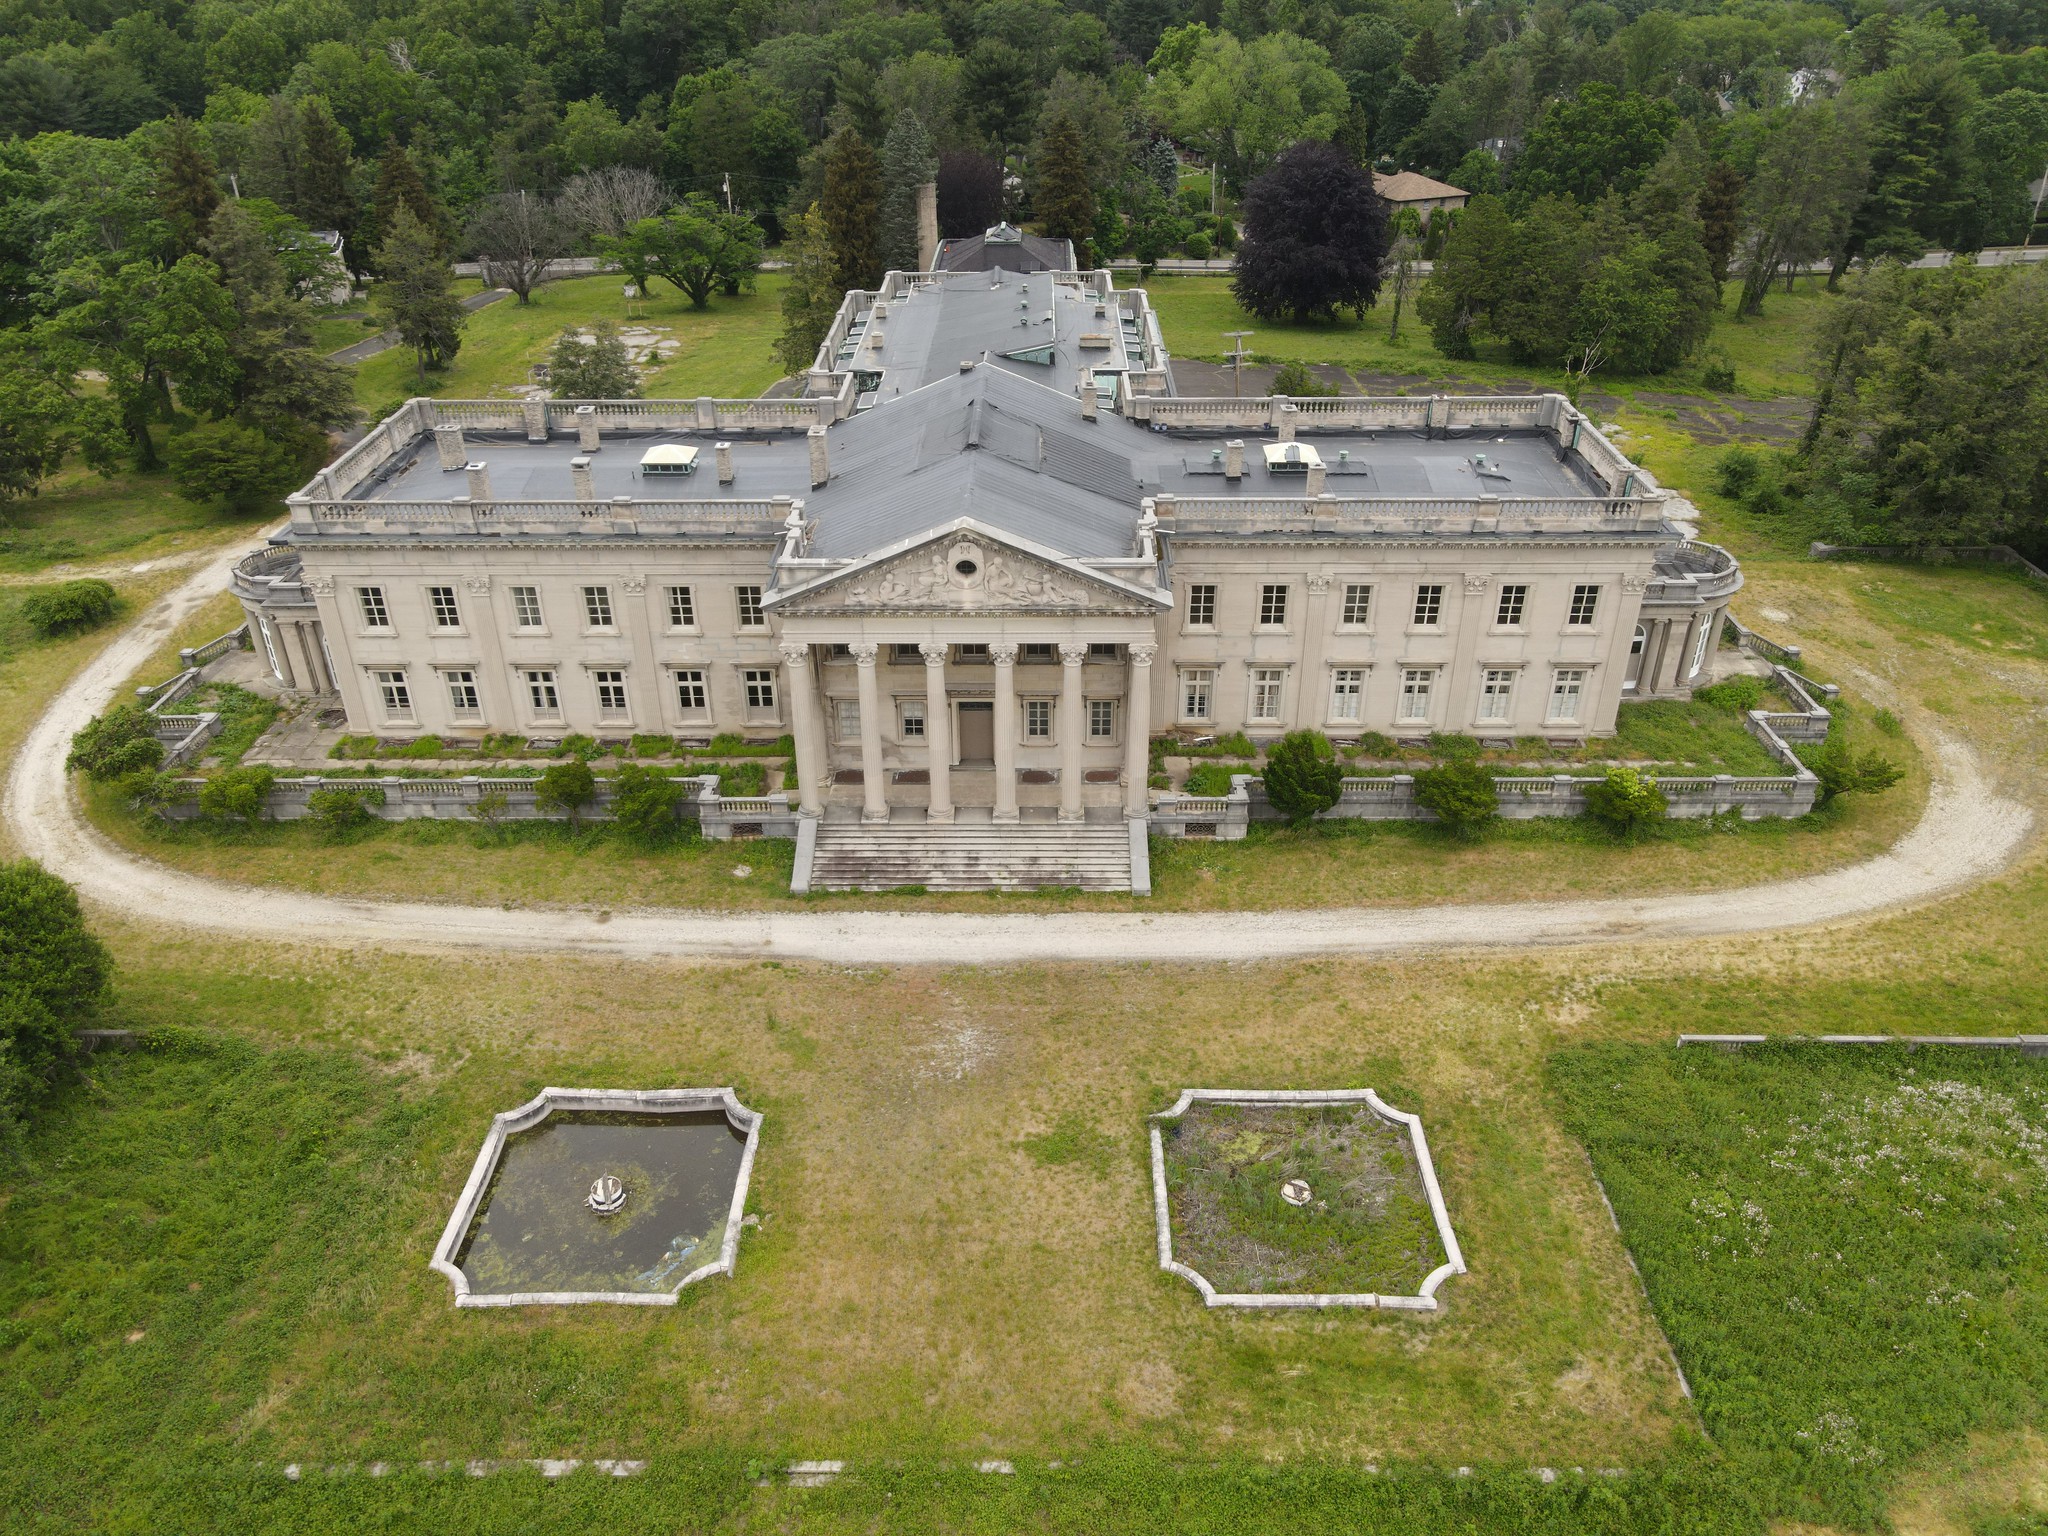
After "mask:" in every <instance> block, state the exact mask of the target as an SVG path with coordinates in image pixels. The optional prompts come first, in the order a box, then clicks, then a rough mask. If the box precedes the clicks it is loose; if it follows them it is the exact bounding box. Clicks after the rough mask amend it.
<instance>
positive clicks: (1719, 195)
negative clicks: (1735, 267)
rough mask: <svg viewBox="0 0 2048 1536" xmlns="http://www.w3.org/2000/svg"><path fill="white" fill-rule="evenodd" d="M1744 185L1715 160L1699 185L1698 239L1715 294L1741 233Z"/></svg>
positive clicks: (1737, 174)
mask: <svg viewBox="0 0 2048 1536" xmlns="http://www.w3.org/2000/svg"><path fill="white" fill-rule="evenodd" d="M1744 185H1745V183H1744V181H1743V179H1742V172H1740V171H1738V170H1737V169H1735V167H1734V166H1732V165H1730V164H1729V163H1728V162H1727V161H1725V160H1716V161H1715V162H1714V163H1713V164H1712V165H1710V166H1708V167H1707V175H1706V180H1705V181H1704V182H1703V183H1702V184H1701V186H1700V196H1699V211H1700V240H1701V242H1702V243H1703V244H1704V245H1705V246H1706V248H1707V261H1708V263H1709V265H1711V266H1712V268H1713V270H1714V292H1715V293H1716V295H1718V294H1719V293H1720V291H1721V290H1722V288H1723V287H1725V286H1726V285H1727V282H1728V262H1729V260H1730V258H1731V257H1733V256H1734V254H1735V242H1736V239H1737V238H1738V237H1739V236H1740V235H1741V234H1742V190H1743V187H1744ZM1716 302H1718V298H1717V301H1716Z"/></svg>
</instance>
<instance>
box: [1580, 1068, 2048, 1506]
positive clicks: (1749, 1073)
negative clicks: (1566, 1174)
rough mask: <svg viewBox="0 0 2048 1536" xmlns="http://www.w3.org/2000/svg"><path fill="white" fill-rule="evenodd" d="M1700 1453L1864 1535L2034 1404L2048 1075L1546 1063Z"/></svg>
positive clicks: (2045, 1314)
mask: <svg viewBox="0 0 2048 1536" xmlns="http://www.w3.org/2000/svg"><path fill="white" fill-rule="evenodd" d="M1553 1071H1554V1075H1555V1080H1556V1083H1557V1086H1558V1090H1559V1092H1560V1094H1561V1096H1562V1098H1563V1101H1564V1106H1565V1123H1566V1125H1567V1127H1568V1128H1569V1129H1570V1130H1571V1131H1572V1132H1573V1134H1575V1135H1577V1136H1579V1137H1580V1138H1581V1139H1583V1140H1584V1141H1585V1143H1586V1145H1587V1148H1588V1150H1589V1151H1590V1153H1591V1154H1592V1157H1593V1162H1594V1166H1595V1168H1596V1169H1597V1170H1598V1172H1599V1174H1600V1177H1601V1179H1602V1181H1603V1182H1604V1183H1605V1185H1606V1187H1607V1192H1608V1195H1609V1197H1610V1198H1611V1199H1612V1200H1613V1203H1614V1207H1615V1211H1616V1213H1617V1215H1618V1216H1619V1218H1620V1220H1621V1223H1622V1230H1623V1233H1624V1235H1625V1236H1626V1238H1627V1240H1628V1243H1629V1246H1630V1248H1631V1250H1632V1252H1633V1253H1634V1255H1635V1258H1636V1262H1637V1264H1638V1265H1639V1266H1640V1267H1641V1269H1642V1273H1643V1280H1644V1283H1645V1285H1646V1286H1647V1287H1648V1290H1649V1294H1650V1298H1651V1302H1652V1304H1653V1305H1654V1306H1655V1308H1656V1310H1657V1314H1658V1317H1659V1319H1660V1320H1661V1321H1662V1322H1663V1324H1664V1327H1665V1330H1666V1332H1667V1333H1668V1334H1669V1335H1670V1337H1671V1340H1672V1343H1673V1345H1674V1347H1675V1348H1676V1349H1677V1351H1678V1354H1679V1358H1680V1361H1681V1362H1682V1364H1683V1365H1684V1366H1685V1369H1686V1373H1687V1375H1688V1376H1689V1377H1690V1379H1691V1381H1692V1385H1693V1389H1694V1391H1695V1392H1696V1393H1697V1394H1698V1401H1699V1405H1700V1412H1701V1415H1702V1417H1703V1418H1704V1419H1705V1421H1706V1426H1707V1429H1708V1431H1709V1433H1710V1434H1712V1435H1713V1437H1714V1439H1715V1441H1716V1443H1717V1444H1718V1445H1720V1446H1721V1447H1722V1449H1724V1450H1725V1451H1727V1452H1729V1453H1730V1454H1731V1455H1733V1456H1735V1457H1736V1458H1737V1459H1738V1461H1739V1462H1740V1463H1741V1464H1743V1465H1745V1466H1746V1467H1748V1468H1750V1469H1752V1475H1753V1477H1754V1478H1755V1480H1756V1481H1757V1483H1758V1484H1759V1485H1760V1486H1764V1487H1768V1488H1769V1489H1770V1490H1772V1496H1771V1499H1770V1502H1771V1506H1772V1507H1773V1508H1774V1509H1776V1510H1778V1511H1781V1512H1783V1513H1785V1514H1788V1515H1796V1516H1798V1517H1800V1518H1805V1519H1811V1520H1825V1521H1829V1522H1836V1523H1845V1524H1854V1525H1858V1526H1862V1525H1867V1524H1869V1523H1871V1522H1874V1521H1876V1520H1877V1519H1879V1518H1880V1517H1881V1516H1882V1513H1883V1510H1884V1507H1885V1497H1886V1491H1887V1488H1888V1485H1889V1484H1890V1483H1891V1481H1892V1479H1893V1477H1894V1475H1895V1472H1896V1470H1897V1469H1898V1468H1899V1467H1900V1466H1901V1465H1902V1464H1903V1463H1905V1462H1906V1461H1907V1460H1908V1459H1909V1458H1911V1457H1913V1456H1915V1455H1917V1454H1919V1453H1921V1452H1924V1451H1927V1450H1929V1449H1931V1448H1934V1447H1938V1446H1943V1445H1951V1444H1954V1443H1955V1442H1957V1441H1958V1440H1960V1439H1961V1438H1962V1437H1963V1436H1965V1435H1967V1434H1969V1433H1971V1432H1972V1431H1975V1430H1979V1429H1984V1428H1998V1427H2004V1426H2008V1425H2012V1424H2017V1423H2024V1422H2030V1421H2032V1420H2034V1419H2035V1418H2036V1417H2037V1416H2038V1415H2040V1414H2041V1412H2042V1411H2043V1408H2044V1406H2048V1309H2044V1306H2043V1299H2044V1296H2048V1262H2044V1259H2043V1252H2044V1249H2043V1243H2044V1240H2048V1198H2044V1197H2048V1077H2044V1075H2043V1072H2042V1070H2041V1067H2040V1065H2039V1064H2038V1063H2035V1062H2031V1061H2026V1060H2023V1059H2020V1058H2018V1057H2017V1055H2016V1053H2015V1054H2014V1055H2012V1056H2006V1055H2003V1054H1992V1053H1988V1052H1981V1051H1976V1052H1973V1051H1961V1050H1924V1051H1921V1052H1918V1053H1913V1054H1909V1053H1907V1052H1906V1051H1905V1050H1904V1049H1903V1048H1869V1049H1845V1048H1842V1047H1830V1046H1817V1045H1816V1046H1790V1045H1787V1046H1778V1047H1772V1048H1763V1049H1752V1050H1746V1051H1744V1052H1743V1053H1741V1054H1740V1055H1734V1056H1731V1055H1724V1054H1722V1053H1719V1052H1715V1051H1710V1050H1705V1049H1699V1048H1688V1049H1684V1050H1680V1049H1677V1048H1675V1047H1672V1046H1666V1045H1652V1046H1622V1045H1609V1046H1592V1047H1587V1048H1585V1049H1583V1050H1577V1051H1568V1052H1565V1053H1563V1054H1562V1055H1560V1056H1559V1057H1558V1058H1557V1059H1556V1061H1555V1062H1554V1065H1553Z"/></svg>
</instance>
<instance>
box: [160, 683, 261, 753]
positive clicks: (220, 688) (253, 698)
mask: <svg viewBox="0 0 2048 1536" xmlns="http://www.w3.org/2000/svg"><path fill="white" fill-rule="evenodd" d="M178 707H179V708H180V709H185V710H194V711H201V710H214V711H217V712H218V713H219V715H220V717H221V720H220V732H219V734H218V735H216V736H215V737H214V738H213V740H212V741H211V742H209V743H208V744H207V749H206V757H205V766H206V767H208V768H209V769H211V768H232V767H234V766H235V765H236V764H237V763H239V762H241V760H242V758H243V755H244V754H245V753H247V752H248V750H249V749H250V748H251V747H253V746H254V745H256V738H257V737H258V736H261V735H262V734H263V733H264V732H265V731H267V730H269V729H270V727H271V725H272V723H273V722H275V721H276V719H277V717H278V715H279V713H280V712H281V711H280V709H279V706H278V703H277V701H276V700H275V699H266V698H264V697H263V696H262V695H261V694H255V693H251V692H250V691H249V690H248V689H246V688H243V687H240V686H238V685H236V684H234V683H213V684H210V685H208V686H207V687H205V688H202V689H200V690H199V691H198V692H197V693H196V694H193V695H192V696H191V697H190V698H188V699H185V700H181V701H180V702H179V705H178Z"/></svg>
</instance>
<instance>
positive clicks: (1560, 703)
mask: <svg viewBox="0 0 2048 1536" xmlns="http://www.w3.org/2000/svg"><path fill="white" fill-rule="evenodd" d="M1585 689H1586V670H1585V668H1583V667H1560V668H1559V669H1558V670H1557V671H1556V672H1553V673H1552V674H1551V677H1550V713H1549V715H1548V716H1547V717H1546V718H1547V719H1548V720H1549V722H1550V723H1551V724H1552V725H1557V724H1561V723H1563V722H1565V721H1570V720H1576V719H1578V718H1579V695H1580V694H1582V693H1583V692H1585Z"/></svg>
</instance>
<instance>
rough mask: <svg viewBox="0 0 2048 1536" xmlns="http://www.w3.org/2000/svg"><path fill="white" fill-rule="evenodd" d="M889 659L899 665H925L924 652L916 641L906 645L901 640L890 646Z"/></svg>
mask: <svg viewBox="0 0 2048 1536" xmlns="http://www.w3.org/2000/svg"><path fill="white" fill-rule="evenodd" d="M889 659H890V660H891V661H893V662H895V663H896V665H897V666H899V667H921V666H923V665H924V652H923V651H921V650H919V649H918V648H917V646H916V645H915V644H914V643H913V644H910V645H905V644H904V643H903V642H902V641H900V640H899V641H897V642H896V643H895V644H894V645H892V646H890V647H889Z"/></svg>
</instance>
